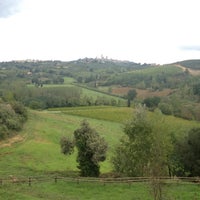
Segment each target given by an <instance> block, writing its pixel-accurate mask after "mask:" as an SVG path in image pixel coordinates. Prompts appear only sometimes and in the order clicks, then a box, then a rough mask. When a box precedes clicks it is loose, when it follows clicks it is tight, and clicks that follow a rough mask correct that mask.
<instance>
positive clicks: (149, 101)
mask: <svg viewBox="0 0 200 200" xmlns="http://www.w3.org/2000/svg"><path fill="white" fill-rule="evenodd" d="M160 100H161V99H160V97H148V98H146V99H144V101H143V103H144V104H145V105H146V106H147V107H148V108H150V109H155V108H156V107H157V106H158V104H159V103H160Z"/></svg>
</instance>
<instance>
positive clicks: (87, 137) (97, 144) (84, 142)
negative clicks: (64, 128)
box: [60, 120, 107, 177]
mask: <svg viewBox="0 0 200 200" xmlns="http://www.w3.org/2000/svg"><path fill="white" fill-rule="evenodd" d="M60 144H61V149H62V153H64V154H71V153H72V152H73V147H74V146H76V148H77V149H78V156H77V162H78V163H79V165H78V168H79V169H80V171H81V176H91V177H98V176H99V174H100V166H99V162H102V161H104V160H105V159H106V151H107V144H106V142H105V140H104V138H101V137H100V136H99V134H98V133H97V132H96V130H95V129H92V128H91V127H90V126H89V123H88V122H87V121H85V120H84V121H83V122H82V123H81V128H79V129H77V130H75V131H74V141H70V140H69V139H67V138H65V137H63V138H61V142H60Z"/></svg>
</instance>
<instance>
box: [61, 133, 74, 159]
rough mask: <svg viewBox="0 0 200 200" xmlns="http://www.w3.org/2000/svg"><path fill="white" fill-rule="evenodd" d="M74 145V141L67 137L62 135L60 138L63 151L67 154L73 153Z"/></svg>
mask: <svg viewBox="0 0 200 200" xmlns="http://www.w3.org/2000/svg"><path fill="white" fill-rule="evenodd" d="M74 145H75V144H74V141H71V140H70V139H69V138H67V137H62V138H61V139H60V146H61V152H62V153H63V154H65V155H68V154H69V155H71V154H72V153H73V151H74Z"/></svg>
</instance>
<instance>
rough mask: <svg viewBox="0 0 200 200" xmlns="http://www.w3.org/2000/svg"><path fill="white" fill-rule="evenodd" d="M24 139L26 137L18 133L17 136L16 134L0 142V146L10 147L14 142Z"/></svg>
mask: <svg viewBox="0 0 200 200" xmlns="http://www.w3.org/2000/svg"><path fill="white" fill-rule="evenodd" d="M23 140H24V138H23V137H22V136H21V135H16V136H14V137H12V138H9V139H7V140H5V141H2V142H0V148H2V147H10V146H11V145H12V144H14V143H18V142H21V141H23Z"/></svg>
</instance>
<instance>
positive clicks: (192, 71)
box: [175, 64, 200, 76]
mask: <svg viewBox="0 0 200 200" xmlns="http://www.w3.org/2000/svg"><path fill="white" fill-rule="evenodd" d="M175 66H176V67H179V68H181V69H182V70H183V71H185V70H188V71H189V73H190V74H191V75H193V76H199V75H200V70H194V69H190V68H187V67H184V66H182V65H178V64H176V65H175Z"/></svg>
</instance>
